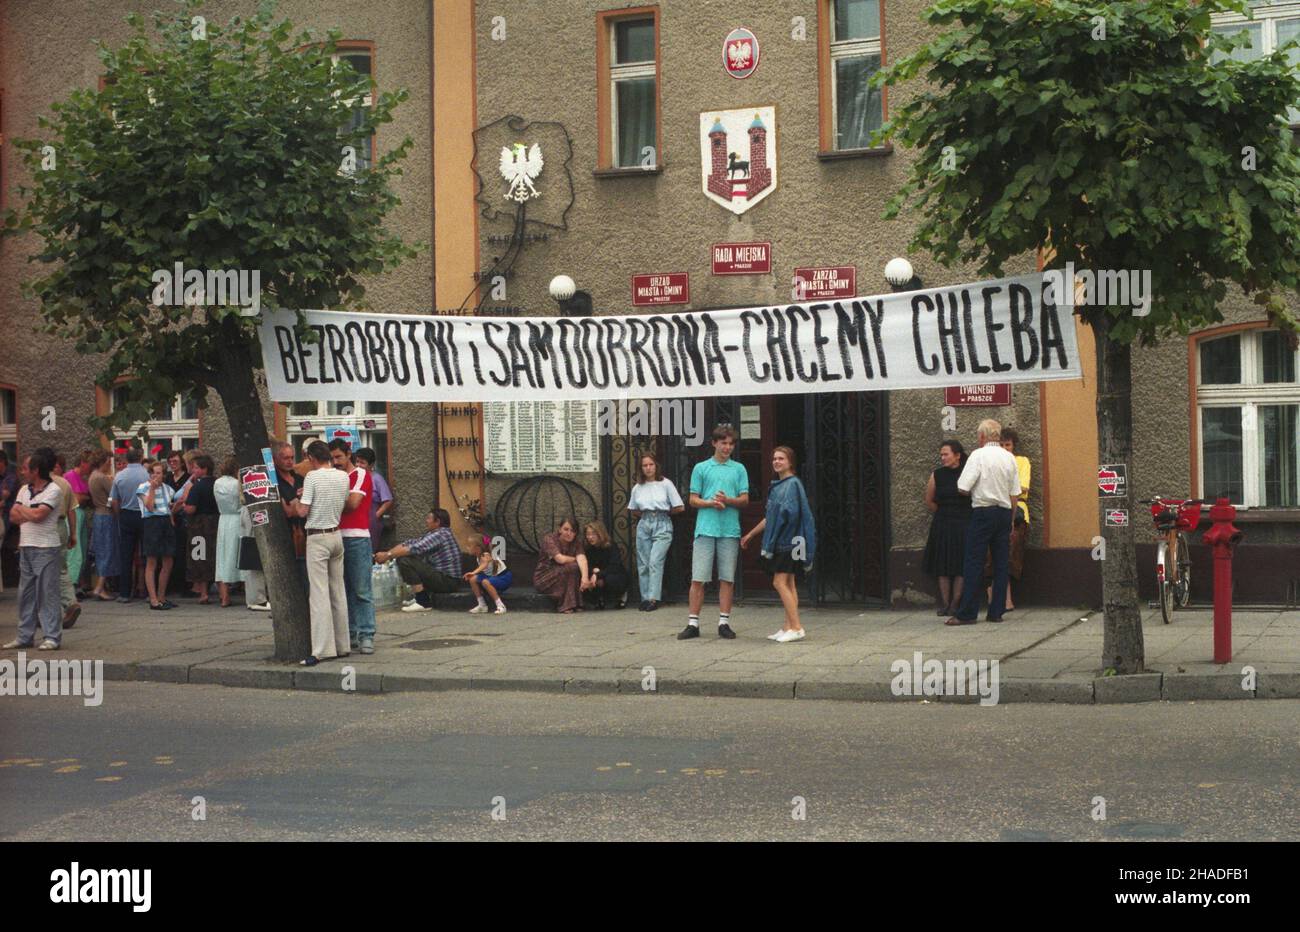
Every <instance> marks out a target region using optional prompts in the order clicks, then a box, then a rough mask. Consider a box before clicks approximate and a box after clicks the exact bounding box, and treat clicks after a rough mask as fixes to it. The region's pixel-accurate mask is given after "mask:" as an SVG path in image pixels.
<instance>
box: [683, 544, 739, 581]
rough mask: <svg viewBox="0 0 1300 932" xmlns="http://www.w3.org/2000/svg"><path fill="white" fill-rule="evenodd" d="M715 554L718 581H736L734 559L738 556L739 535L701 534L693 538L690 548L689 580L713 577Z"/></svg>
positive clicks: (702, 579)
mask: <svg viewBox="0 0 1300 932" xmlns="http://www.w3.org/2000/svg"><path fill="white" fill-rule="evenodd" d="M715 554H716V556H717V563H718V581H719V582H729V583H734V582H735V581H736V560H737V558H739V556H740V538H739V537H709V536H707V535H704V534H701V535H700V536H699V537H697V538H695V546H694V547H693V548H692V549H691V581H692V582H709V581H710V580H711V579H713V562H714V555H715Z"/></svg>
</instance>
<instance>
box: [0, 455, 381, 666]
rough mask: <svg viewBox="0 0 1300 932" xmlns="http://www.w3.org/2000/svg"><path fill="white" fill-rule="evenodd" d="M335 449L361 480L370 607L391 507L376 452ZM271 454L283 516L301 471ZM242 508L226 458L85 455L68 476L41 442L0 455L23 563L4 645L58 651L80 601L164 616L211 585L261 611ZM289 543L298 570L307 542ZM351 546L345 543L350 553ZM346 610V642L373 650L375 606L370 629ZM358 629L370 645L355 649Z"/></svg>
mask: <svg viewBox="0 0 1300 932" xmlns="http://www.w3.org/2000/svg"><path fill="white" fill-rule="evenodd" d="M339 443H342V441H339ZM343 449H344V451H345V452H344V456H343V461H344V463H345V464H346V468H348V469H350V470H352V471H353V472H354V473H355V472H360V473H362V474H363V475H364V476H365V481H364V486H365V490H366V500H367V501H366V508H365V510H364V511H363V512H360V513H359V515H358V518H357V519H353V521H354V523H355V524H356V526H355V527H354V528H352V529H350V530H349V535H350V537H351V536H355V535H359V536H361V537H364V538H365V539H366V546H365V553H364V566H365V575H366V585H365V587H364V588H365V593H366V599H365V601H368V600H369V574H370V567H371V563H372V561H371V557H370V554H371V547H372V544H373V545H374V548H375V549H377V548H378V545H379V542H380V537H381V535H382V534H383V532H384V529H385V527H386V526H387V521H386V515H388V514H389V512H391V510H392V508H393V505H394V501H393V495H392V491H391V490H390V489H389V488H388V485H387V483H386V482H385V481H384V479H383V477H382V476H381V475H379V473H377V472H373V469H374V464H375V453H374V451H373V450H370V449H360V450H358V451H356V454H355V456H353V455H352V454H350V453H348V452H346V451H347V445H346V444H345V443H344V444H343ZM274 452H275V461H276V472H277V478H278V481H279V487H280V491H281V493H282V494H283V495H287V498H286V499H285V501H286V512H288V511H289V510H290V509H289V506H288V503H290V502H293V501H294V500H295V499H296V498H297V496H298V491H299V490H301V489H302V486H303V475H304V472H305V470H303V469H302V466H301V464H295V463H294V455H293V447H292V446H291V445H290V444H288V443H279V444H276V445H275V446H274ZM353 464H355V466H354V465H353ZM241 506H242V495H241V492H240V483H239V462H238V460H237V459H236V458H235V457H233V456H229V457H226V458H225V459H224V460H223V461H222V462H221V464H220V465H219V466H218V464H217V463H216V462H215V461H214V460H213V459H212V457H210V456H208V455H207V454H205V453H202V452H199V451H180V450H174V451H172V452H170V453H168V454H167V455H166V456H163V457H160V458H158V459H153V458H150V457H147V456H146V455H145V453H144V451H143V450H141V449H140V448H138V447H132V448H123V449H119V450H116V451H113V452H110V451H108V450H103V449H99V450H84V451H82V452H81V453H80V454H79V456H78V457H77V463H76V467H75V468H74V469H71V470H69V469H67V461H66V460H65V458H64V456H63V455H62V454H59V453H56V452H55V451H54V450H52V449H50V448H48V447H42V448H40V449H37V450H35V451H33V452H32V453H31V454H30V455H27V456H24V457H22V458H21V460H20V461H19V462H17V463H14V464H10V463H9V462H8V458H7V457H6V456H5V455H4V454H3V453H0V518H2V519H3V525H4V538H6V539H7V538H8V534H9V529H10V527H11V525H17V526H18V535H17V537H18V540H17V544H18V547H17V555H18V564H19V567H18V570H19V573H18V575H19V587H18V588H19V591H18V610H19V630H18V637H17V638H16V639H15V640H13V641H11V642H9V643H7V644H5V647H6V648H26V647H33V646H35V647H36V648H37V649H39V650H57V649H58V648H59V647H60V646H61V644H62V640H63V631H64V630H65V629H70V628H72V627H73V626H74V625H75V624H76V622H77V620H78V618H79V617H80V615H81V611H82V603H83V602H86V601H105V602H108V601H114V600H116V601H117V602H119V603H123V604H128V603H131V602H134V601H136V600H138V599H147V600H148V602H149V608H150V610H151V611H160V612H161V611H168V610H170V609H173V608H176V607H177V604H178V603H176V602H174V601H172V597H173V596H175V597H176V598H193V599H195V600H196V601H197V603H198V604H200V605H207V604H211V603H212V601H213V600H212V595H213V590H214V588H215V594H216V596H217V603H216V604H219V605H220V606H222V607H230V606H231V605H233V604H235V603H234V601H233V600H232V595H233V593H234V592H235V590H236V589H237V588H239V587H242V588H243V590H244V601H245V604H246V605H247V607H248V608H249V609H250V610H252V611H262V612H269V611H270V609H271V606H270V604H269V602H268V600H267V595H266V585H265V578H264V577H263V574H262V573H261V565H260V562H259V561H258V557H257V548H256V545H255V543H254V541H253V538H252V527H251V523H250V521H249V516H248V514H247V512H246V510H245V509H244V508H242V507H241ZM295 517H296V512H295ZM291 527H295V528H297V529H299V530H301V529H303V527H304V522H303V521H302V520H301V519H298V520H296V521H295V520H294V519H293V518H291ZM294 537H295V555H296V556H297V557H299V558H300V563H299V568H300V570H301V569H304V568H305V559H304V558H305V551H306V548H305V543H304V542H303V541H299V540H298V539H297V537H298V535H297V533H295V535H294ZM354 549H357V548H354V547H353V546H352V545H351V544H349V546H348V551H349V553H352V552H353V550H354ZM362 562H363V561H362V560H361V559H357V560H353V561H349V565H350V566H351V565H353V564H355V565H361V564H362ZM302 575H303V578H304V579H306V574H305V573H303V574H302ZM357 575H359V574H357ZM360 589H361V587H360V586H358V587H357V590H358V592H359V591H360ZM349 595H352V593H351V592H349ZM350 604H351V605H353V607H354V611H353V613H352V614H353V616H354V617H353V620H352V625H351V627H352V628H353V630H354V632H355V633H354V636H353V637H352V638H351V642H352V644H353V646H356V647H358V648H360V649H363V650H373V637H374V621H373V610H372V611H371V612H370V613H369V619H368V620H369V624H368V625H366V624H365V621H366V620H367V618H366V611H365V606H364V605H363V604H362V601H361V600H359V599H358V600H356V601H355V602H351V603H350ZM358 625H360V627H358ZM38 629H39V633H40V635H41V640H40V643H39V644H37V643H36V635H37V633H38ZM362 633H365V634H368V636H369V638H368V640H369V641H370V642H371V643H369V644H363V643H362V639H361V634H362Z"/></svg>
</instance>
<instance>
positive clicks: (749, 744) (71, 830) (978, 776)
mask: <svg viewBox="0 0 1300 932" xmlns="http://www.w3.org/2000/svg"><path fill="white" fill-rule="evenodd" d="M1298 784H1300V702H1296V701H1289V700H1275V701H1268V702H1264V701H1259V702H1249V701H1235V702H1198V703H1145V704H1132V705H1130V704H1126V705H1116V706H1050V705H1009V706H1000V707H993V708H981V707H979V706H966V705H943V704H922V703H919V702H918V703H916V704H909V705H903V706H900V705H896V704H885V703H867V704H857V703H845V702H815V701H789V700H746V699H697V698H689V697H669V696H651V695H647V696H542V695H538V694H519V693H504V692H502V693H493V692H462V693H429V694H395V695H389V696H383V695H380V696H363V695H343V694H325V693H308V692H276V691H270V690H243V689H229V688H225V687H220V686H193V685H184V686H173V685H166V684H152V683H117V682H114V683H109V684H107V692H106V694H105V697H104V702H103V704H102V705H100V706H98V707H86V706H85V705H83V703H82V702H81V700H80V699H77V698H73V697H68V698H44V697H40V698H33V697H21V698H17V697H4V698H2V699H0V839H4V840H33V839H42V840H66V841H83V840H121V841H144V840H208V839H223V840H255V839H264V840H274V839H284V840H290V839H480V840H481V839H591V840H605V839H618V840H622V839H629V840H634V839H674V840H675V839H747V840H758V839H791V840H793V839H841V840H902V839H916V840H944V839H965V840H988V839H1006V840H1018V839H1112V838H1113V839H1139V838H1153V839H1157V838H1158V839H1169V838H1180V839H1189V840H1208V839H1214V840H1243V841H1247V840H1262V839H1288V840H1296V839H1298V838H1300V818H1298V817H1297V816H1298V815H1300V802H1297V799H1298V796H1297V792H1296V791H1297V785H1298ZM196 797H202V802H201V803H200V802H198V801H196ZM795 797H800V798H802V800H803V807H802V808H803V814H804V816H805V818H803V819H796V818H794V817H793V816H794V815H796V814H797V812H796V810H797V809H798V808H799V803H798V801H797V800H796V799H795ZM1095 797H1104V799H1105V807H1106V818H1105V819H1104V820H1097V819H1094V818H1093V817H1092V814H1093V812H1094V811H1095V810H1096V809H1097V804H1096V803H1095V802H1094V798H1095ZM200 806H202V808H203V809H204V811H203V813H202V814H203V815H204V816H205V818H203V819H202V820H196V819H195V818H194V817H193V816H194V813H195V811H196V810H197V809H198V808H199V807H200ZM494 808H495V810H496V814H497V815H498V816H500V817H501V818H495V819H494V818H493V810H494Z"/></svg>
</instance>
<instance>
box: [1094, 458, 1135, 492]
mask: <svg viewBox="0 0 1300 932" xmlns="http://www.w3.org/2000/svg"><path fill="white" fill-rule="evenodd" d="M1097 495H1098V497H1100V498H1123V497H1125V496H1126V495H1128V466H1127V465H1125V464H1124V463H1106V464H1103V465H1101V466H1098V467H1097Z"/></svg>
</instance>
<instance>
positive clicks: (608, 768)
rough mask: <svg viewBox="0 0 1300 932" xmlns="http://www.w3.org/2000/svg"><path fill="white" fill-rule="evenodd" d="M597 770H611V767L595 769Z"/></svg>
mask: <svg viewBox="0 0 1300 932" xmlns="http://www.w3.org/2000/svg"><path fill="white" fill-rule="evenodd" d="M596 769H597V770H613V769H614V768H613V767H597V768H596Z"/></svg>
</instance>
